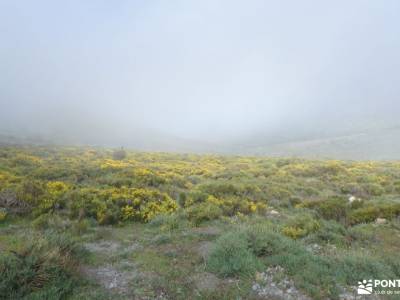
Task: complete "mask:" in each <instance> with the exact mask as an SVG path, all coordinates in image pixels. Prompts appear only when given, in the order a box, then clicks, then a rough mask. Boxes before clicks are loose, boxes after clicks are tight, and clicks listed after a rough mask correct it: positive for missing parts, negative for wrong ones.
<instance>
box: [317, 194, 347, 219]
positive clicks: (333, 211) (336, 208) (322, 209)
mask: <svg viewBox="0 0 400 300" xmlns="http://www.w3.org/2000/svg"><path fill="white" fill-rule="evenodd" d="M316 210H317V212H318V213H319V214H320V215H321V217H322V218H324V219H326V220H335V221H338V222H339V221H341V220H344V219H346V216H347V210H348V206H347V200H345V199H343V198H331V199H328V200H325V201H321V202H320V203H319V205H318V206H317V207H316Z"/></svg>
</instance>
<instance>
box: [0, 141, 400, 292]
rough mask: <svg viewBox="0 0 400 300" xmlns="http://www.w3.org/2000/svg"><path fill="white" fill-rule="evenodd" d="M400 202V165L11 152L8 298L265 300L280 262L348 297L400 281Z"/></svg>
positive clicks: (2, 152) (1, 214)
mask: <svg viewBox="0 0 400 300" xmlns="http://www.w3.org/2000/svg"><path fill="white" fill-rule="evenodd" d="M399 196H400V163H399V162H357V161H329V160H314V161H311V160H302V159H294V158H293V159H283V158H262V157H236V156H218V155H194V154H167V153H141V152H132V151H125V150H122V149H121V150H112V149H98V148H73V147H36V146H31V147H22V146H21V147H2V148H0V299H21V298H25V299H109V298H111V297H114V298H115V297H117V299H119V298H122V299H131V298H132V297H136V298H138V299H153V298H157V297H158V298H162V297H164V298H171V299H188V298H190V299H192V298H200V299H224V298H225V299H232V298H242V299H253V298H254V299H257V297H261V296H260V295H259V294H257V291H255V290H254V289H253V288H252V286H253V283H254V282H258V280H259V278H258V277H260V276H259V275H257V274H260V272H263V271H265V270H267V269H268V268H271V267H276V266H279V267H281V268H283V272H284V276H287V277H288V278H290V280H291V281H293V284H294V285H295V287H296V288H297V289H299V290H300V291H301V293H303V294H305V295H308V296H309V297H311V298H314V299H326V298H331V299H338V298H340V295H342V294H343V293H346V292H350V293H351V291H353V287H354V286H356V285H357V282H358V281H359V280H362V279H369V278H376V279H378V278H385V279H396V278H398V277H399V276H400V271H399V270H400V265H399V263H398V262H399V261H400V254H399V247H400V242H399V241H398V239H394V238H393V237H394V236H398V235H399V234H400V222H399V216H400V197H399ZM85 249H86V250H85ZM78 265H80V266H81V267H80V268H78ZM111 277H112V278H111ZM110 278H111V279H110ZM115 278H117V279H116V280H114V279H115ZM227 278H230V279H227ZM274 280H279V278H275V279H274ZM271 298H272V297H271Z"/></svg>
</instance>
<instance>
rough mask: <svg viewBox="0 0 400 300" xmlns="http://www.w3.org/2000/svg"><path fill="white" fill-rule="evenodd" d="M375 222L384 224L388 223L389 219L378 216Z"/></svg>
mask: <svg viewBox="0 0 400 300" xmlns="http://www.w3.org/2000/svg"><path fill="white" fill-rule="evenodd" d="M375 223H376V224H379V225H382V224H386V223H387V220H386V219H385V218H377V219H376V220H375Z"/></svg>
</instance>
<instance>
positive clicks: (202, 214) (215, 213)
mask: <svg viewBox="0 0 400 300" xmlns="http://www.w3.org/2000/svg"><path fill="white" fill-rule="evenodd" d="M187 214H188V217H189V220H190V221H192V222H193V223H194V224H195V225H199V224H200V223H201V222H204V221H207V220H215V219H218V218H219V217H221V216H222V215H223V211H222V210H221V208H219V206H218V205H216V204H213V203H209V202H204V203H200V204H197V205H193V206H191V207H189V208H188V209H187Z"/></svg>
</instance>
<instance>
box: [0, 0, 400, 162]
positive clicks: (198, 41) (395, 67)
mask: <svg viewBox="0 0 400 300" xmlns="http://www.w3.org/2000/svg"><path fill="white" fill-rule="evenodd" d="M399 9H400V4H399V2H398V1H391V0H387V1H382V2H381V1H379V2H378V1H355V2H352V3H348V1H335V2H334V3H329V4H326V3H324V4H323V3H315V1H302V2H301V3H300V2H294V1H279V2H276V1H275V2H273V1H259V0H254V1H250V2H248V3H243V2H235V1H225V0H224V1H218V2H217V3H216V2H215V1H201V2H196V3H189V2H184V1H174V2H160V3H159V2H154V3H153V2H146V3H141V2H136V1H134V2H121V3H118V4H113V3H108V2H101V1H100V2H97V1H96V2H92V1H89V2H86V1H85V2H82V1H68V3H63V4H58V3H57V4H56V3H54V2H52V1H48V0H41V1H39V2H36V1H35V3H33V2H28V1H25V2H24V1H22V2H15V1H11V0H7V1H2V2H1V3H0V29H1V30H2V32H3V35H2V45H3V47H1V48H0V65H1V66H2V73H1V78H0V79H1V80H0V107H1V109H0V134H2V135H3V136H4V137H3V138H2V139H3V143H10V142H11V143H24V142H28V143H55V144H74V145H75V144H82V145H98V146H112V147H119V146H124V147H128V148H133V149H138V150H146V151H178V152H201V153H203V152H213V153H234V154H259V155H274V156H288V155H289V156H292V155H293V156H305V157H332V158H350V159H400V154H399V153H400V151H398V149H399V143H400V142H399V140H400V136H399V130H398V126H400V122H399V121H398V115H399V114H400V101H399V95H400V84H399V78H400V74H399V70H400V68H399V67H400V57H399V55H398V53H399V51H400V24H399V20H398V16H397V13H396V12H397V11H399ZM71 20H73V21H71ZM7 136H8V137H7Z"/></svg>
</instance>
